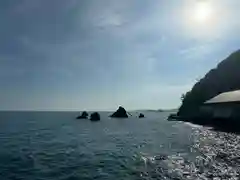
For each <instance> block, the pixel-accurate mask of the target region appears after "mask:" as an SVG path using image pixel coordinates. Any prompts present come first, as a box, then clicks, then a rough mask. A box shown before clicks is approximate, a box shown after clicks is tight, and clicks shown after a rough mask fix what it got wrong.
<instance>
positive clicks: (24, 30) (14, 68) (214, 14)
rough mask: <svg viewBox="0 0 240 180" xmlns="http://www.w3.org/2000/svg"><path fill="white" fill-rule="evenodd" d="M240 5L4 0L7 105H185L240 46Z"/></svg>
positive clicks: (210, 0)
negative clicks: (183, 100)
mask: <svg viewBox="0 0 240 180" xmlns="http://www.w3.org/2000/svg"><path fill="white" fill-rule="evenodd" d="M202 3H204V4H205V5H204V7H203V8H202V5H203V4H202ZM239 7H240V1H239V0H178V1H176V0H168V1H166V0H153V1H149V0H131V1H129V0H121V1H120V0H118V1H116V0H101V1H100V0H99V1H97V0H51V1H49V0H2V1H0V24H1V28H0V83H1V88H0V102H1V103H0V109H1V110H85V109H87V110H114V109H116V108H117V107H118V105H122V106H124V107H126V108H127V109H145V108H146V109H159V108H176V107H178V106H179V105H180V96H181V94H182V93H184V92H186V91H188V90H189V89H190V88H191V87H192V85H193V84H194V82H195V80H196V79H198V78H201V77H203V76H204V74H205V73H206V72H207V71H208V70H210V69H211V68H213V67H215V66H216V65H217V63H218V62H219V61H221V60H223V59H224V58H226V57H227V56H228V55H229V54H230V53H231V52H233V51H235V50H237V49H240V36H239V31H240V21H239V20H238V17H240V16H239V15H240V12H239ZM201 8H202V9H201Z"/></svg>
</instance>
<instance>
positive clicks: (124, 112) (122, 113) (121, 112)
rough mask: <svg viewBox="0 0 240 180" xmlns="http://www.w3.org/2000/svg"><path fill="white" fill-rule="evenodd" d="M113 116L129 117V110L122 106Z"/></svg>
mask: <svg viewBox="0 0 240 180" xmlns="http://www.w3.org/2000/svg"><path fill="white" fill-rule="evenodd" d="M111 117H115V118H128V115H127V111H126V110H125V109H124V108H123V107H122V106H120V107H119V108H118V110H117V111H116V112H114V113H113V114H112V115H111Z"/></svg>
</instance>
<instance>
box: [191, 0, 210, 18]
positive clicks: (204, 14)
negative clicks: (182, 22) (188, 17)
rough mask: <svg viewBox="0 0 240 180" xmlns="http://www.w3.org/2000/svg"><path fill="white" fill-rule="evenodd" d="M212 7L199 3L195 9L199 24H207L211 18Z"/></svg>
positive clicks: (206, 3) (205, 3)
mask: <svg viewBox="0 0 240 180" xmlns="http://www.w3.org/2000/svg"><path fill="white" fill-rule="evenodd" d="M211 11H212V9H211V6H210V4H209V3H208V2H198V3H197V4H196V9H195V19H196V20H197V21H198V22H206V21H208V20H209V18H210V17H211V13H212V12H211Z"/></svg>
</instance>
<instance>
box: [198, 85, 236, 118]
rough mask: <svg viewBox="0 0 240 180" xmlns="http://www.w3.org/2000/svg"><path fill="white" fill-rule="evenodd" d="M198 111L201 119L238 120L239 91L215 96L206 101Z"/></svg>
mask: <svg viewBox="0 0 240 180" xmlns="http://www.w3.org/2000/svg"><path fill="white" fill-rule="evenodd" d="M199 111H200V116H201V117H206V118H210V119H231V120H237V119H240V90H237V91H231V92H225V93H222V94H219V95H217V96H216V97H214V98H212V99H210V100H208V101H206V102H205V103H204V104H203V105H202V106H201V107H200V109H199Z"/></svg>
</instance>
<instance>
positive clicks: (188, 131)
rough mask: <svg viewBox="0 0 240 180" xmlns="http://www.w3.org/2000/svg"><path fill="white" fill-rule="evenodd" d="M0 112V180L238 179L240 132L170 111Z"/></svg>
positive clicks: (239, 168) (239, 170)
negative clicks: (116, 115) (93, 115)
mask: <svg viewBox="0 0 240 180" xmlns="http://www.w3.org/2000/svg"><path fill="white" fill-rule="evenodd" d="M100 114H101V121H99V122H91V121H89V120H76V119H75V117H76V116H77V115H79V113H78V112H0V179H1V180H8V179H11V180H15V179H16V180H18V179H19V180H21V179H24V180H25V179H26V180H56V179H57V180H77V179H89V180H90V179H99V180H108V179H109V180H114V179H115V180H121V179H124V180H128V179H129V180H138V179H139V180H141V179H194V180H195V179H215V180H217V179H238V176H239V172H240V137H239V136H238V135H234V134H227V133H223V132H215V131H212V130H210V129H207V128H203V127H201V126H193V125H191V124H187V123H182V122H169V121H166V118H167V116H168V113H166V112H164V113H161V112H145V116H146V118H143V119H138V118H136V116H135V115H136V114H135V113H132V114H133V116H132V117H130V118H129V119H110V118H108V115H109V114H111V113H110V112H101V113H100Z"/></svg>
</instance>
